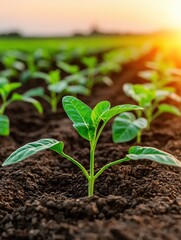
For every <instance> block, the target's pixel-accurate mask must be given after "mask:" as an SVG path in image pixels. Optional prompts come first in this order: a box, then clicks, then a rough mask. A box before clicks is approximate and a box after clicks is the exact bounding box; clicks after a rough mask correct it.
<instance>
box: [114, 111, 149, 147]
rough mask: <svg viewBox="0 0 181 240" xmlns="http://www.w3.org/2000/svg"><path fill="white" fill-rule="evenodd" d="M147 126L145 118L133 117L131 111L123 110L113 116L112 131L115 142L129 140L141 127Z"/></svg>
mask: <svg viewBox="0 0 181 240" xmlns="http://www.w3.org/2000/svg"><path fill="white" fill-rule="evenodd" d="M146 127H147V121H146V119H145V118H138V119H136V118H135V115H134V114H133V113H129V112H125V113H122V114H120V115H119V116H118V117H116V118H115V120H114V123H113V127H112V131H113V141H114V142H115V143H123V142H129V141H130V140H132V139H134V138H135V137H136V136H137V134H138V132H139V131H140V130H141V129H144V128H146Z"/></svg>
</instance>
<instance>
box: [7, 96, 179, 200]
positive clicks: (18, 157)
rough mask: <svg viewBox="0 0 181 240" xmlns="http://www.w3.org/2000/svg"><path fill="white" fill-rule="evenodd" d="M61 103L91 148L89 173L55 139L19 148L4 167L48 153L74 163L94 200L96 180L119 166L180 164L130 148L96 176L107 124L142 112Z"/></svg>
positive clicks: (164, 155) (143, 149)
mask: <svg viewBox="0 0 181 240" xmlns="http://www.w3.org/2000/svg"><path fill="white" fill-rule="evenodd" d="M62 102H63V107H64V110H65V112H66V113H67V115H68V117H69V118H70V120H71V121H72V122H73V126H74V128H75V129H76V130H77V132H78V133H79V135H80V136H81V137H82V138H84V139H85V140H87V141H88V142H89V144H90V159H89V161H90V168H89V171H87V170H86V169H85V168H84V166H83V165H82V164H81V163H80V162H79V161H77V160H75V159H74V158H73V157H71V156H69V155H67V154H66V153H64V151H63V148H64V143H63V142H62V141H57V140H55V139H41V140H39V141H36V142H32V143H28V144H26V145H24V146H22V147H20V148H19V149H17V150H16V151H15V152H14V153H12V154H11V155H10V156H9V157H8V158H7V159H6V160H5V162H4V163H3V166H7V165H11V164H14V163H17V162H20V161H22V160H24V159H25V158H27V157H30V156H32V155H34V154H35V153H37V152H39V151H42V150H45V149H50V150H52V151H55V152H57V153H59V154H60V155H61V156H63V157H64V158H66V159H67V160H69V161H71V162H72V163H74V164H75V165H76V166H77V167H78V168H79V169H80V170H81V171H82V172H83V174H84V175H85V177H86V179H87V181H88V196H89V197H91V196H93V194H94V184H95V180H96V179H97V178H98V177H99V176H100V175H101V174H102V173H103V172H104V171H105V170H106V169H108V168H109V167H111V166H113V165H116V164H119V163H122V162H127V161H129V160H139V159H148V160H152V161H155V162H158V163H163V164H168V165H173V166H179V167H181V162H180V161H179V160H177V159H176V158H175V157H173V156H172V155H170V154H168V153H166V152H164V151H161V150H158V149H156V148H151V147H140V146H133V147H131V148H130V149H129V151H128V154H127V155H126V156H125V157H124V158H122V159H118V160H115V161H112V162H110V163H108V164H106V165H105V166H103V167H102V168H101V169H100V170H98V171H97V172H96V173H95V160H94V155H95V151H96V146H97V142H98V140H99V137H100V135H101V133H102V131H103V129H104V127H105V125H106V124H107V122H108V121H109V120H110V119H111V118H113V117H115V116H116V115H118V114H120V113H123V112H126V111H132V110H141V109H142V108H140V107H139V106H135V105H130V104H125V105H118V106H115V107H112V108H111V106H110V103H109V102H108V101H102V102H99V103H98V104H97V105H96V106H95V107H94V108H93V109H91V108H90V107H89V106H87V105H86V104H85V103H83V102H82V101H80V100H79V99H77V98H75V97H72V96H65V97H64V98H63V100H62Z"/></svg>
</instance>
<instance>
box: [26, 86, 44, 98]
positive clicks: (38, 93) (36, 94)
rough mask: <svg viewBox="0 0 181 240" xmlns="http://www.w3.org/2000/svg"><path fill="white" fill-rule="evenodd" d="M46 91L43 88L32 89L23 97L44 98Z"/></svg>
mask: <svg viewBox="0 0 181 240" xmlns="http://www.w3.org/2000/svg"><path fill="white" fill-rule="evenodd" d="M44 94H45V93H44V89H43V88H42V87H37V88H32V89H30V90H28V91H26V92H25V93H23V96H25V97H43V96H44Z"/></svg>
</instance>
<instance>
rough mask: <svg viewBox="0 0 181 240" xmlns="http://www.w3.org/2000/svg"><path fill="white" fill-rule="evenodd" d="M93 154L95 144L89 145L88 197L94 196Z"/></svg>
mask: <svg viewBox="0 0 181 240" xmlns="http://www.w3.org/2000/svg"><path fill="white" fill-rule="evenodd" d="M94 153H95V144H94V143H93V142H91V143H90V176H89V179H88V196H89V197H92V196H93V194H94Z"/></svg>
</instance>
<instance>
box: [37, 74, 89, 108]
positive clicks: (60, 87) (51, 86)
mask: <svg viewBox="0 0 181 240" xmlns="http://www.w3.org/2000/svg"><path fill="white" fill-rule="evenodd" d="M78 76H80V75H78ZM78 76H77V74H75V75H71V76H70V77H67V78H65V79H62V80H61V77H60V71H59V70H54V71H51V72H49V74H45V77H44V80H45V81H46V82H47V84H48V87H47V89H48V91H49V95H47V94H45V93H44V92H42V95H41V97H42V98H44V99H45V100H46V101H47V102H48V103H49V104H50V106H51V109H52V112H56V111H57V106H58V103H59V102H60V100H61V99H62V97H63V95H65V94H71V95H74V96H76V95H77V94H82V95H85V96H87V95H88V94H89V89H87V88H86V87H84V86H83V85H81V84H80V83H79V81H77V79H78ZM81 79H82V78H80V80H81Z"/></svg>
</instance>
